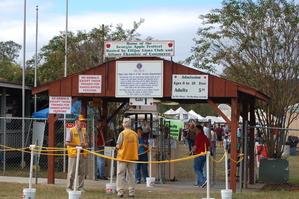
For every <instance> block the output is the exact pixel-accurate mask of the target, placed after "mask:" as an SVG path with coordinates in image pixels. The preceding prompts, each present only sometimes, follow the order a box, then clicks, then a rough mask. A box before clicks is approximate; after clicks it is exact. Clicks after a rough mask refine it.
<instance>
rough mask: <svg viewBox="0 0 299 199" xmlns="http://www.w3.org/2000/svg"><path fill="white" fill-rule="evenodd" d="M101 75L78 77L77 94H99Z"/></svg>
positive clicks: (100, 90)
mask: <svg viewBox="0 0 299 199" xmlns="http://www.w3.org/2000/svg"><path fill="white" fill-rule="evenodd" d="M101 85H102V76H101V75H79V91H78V92H79V93H101V92H102V89H101V88H102V87H101Z"/></svg>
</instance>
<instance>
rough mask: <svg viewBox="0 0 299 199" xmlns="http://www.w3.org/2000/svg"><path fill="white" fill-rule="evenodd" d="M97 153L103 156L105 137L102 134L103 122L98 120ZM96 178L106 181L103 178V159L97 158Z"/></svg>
mask: <svg viewBox="0 0 299 199" xmlns="http://www.w3.org/2000/svg"><path fill="white" fill-rule="evenodd" d="M97 132H98V134H97V151H98V153H99V154H102V155H104V149H105V137H104V132H103V120H101V119H99V120H98V124H97ZM97 171H98V172H97V178H98V179H101V180H108V178H107V177H106V176H105V159H104V158H103V157H101V156H97Z"/></svg>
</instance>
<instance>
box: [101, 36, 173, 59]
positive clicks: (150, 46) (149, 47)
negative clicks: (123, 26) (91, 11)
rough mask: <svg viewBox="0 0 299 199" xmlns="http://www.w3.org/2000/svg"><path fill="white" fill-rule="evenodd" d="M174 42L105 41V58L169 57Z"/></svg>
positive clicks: (171, 53) (171, 54)
mask: <svg viewBox="0 0 299 199" xmlns="http://www.w3.org/2000/svg"><path fill="white" fill-rule="evenodd" d="M174 44H175V43H174V40H166V41H157V40H152V41H105V52H104V56H105V57H171V56H174Z"/></svg>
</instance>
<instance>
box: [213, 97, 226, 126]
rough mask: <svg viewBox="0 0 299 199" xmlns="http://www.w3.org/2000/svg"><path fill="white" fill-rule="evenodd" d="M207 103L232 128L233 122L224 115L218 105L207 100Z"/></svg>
mask: <svg viewBox="0 0 299 199" xmlns="http://www.w3.org/2000/svg"><path fill="white" fill-rule="evenodd" d="M207 102H208V103H209V104H210V105H211V106H212V108H213V109H214V110H215V111H216V112H217V113H218V114H219V115H220V116H221V117H222V118H223V119H224V120H225V121H226V123H227V124H228V125H229V126H231V121H230V120H229V119H228V118H227V117H226V115H224V113H223V112H222V111H221V110H220V109H219V108H218V107H217V106H216V104H215V103H214V102H213V101H212V100H211V99H207Z"/></svg>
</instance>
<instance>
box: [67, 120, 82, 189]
mask: <svg viewBox="0 0 299 199" xmlns="http://www.w3.org/2000/svg"><path fill="white" fill-rule="evenodd" d="M85 122H86V119H85V118H83V116H82V115H78V116H77V117H76V121H75V126H74V127H72V128H71V129H70V130H68V132H67V134H66V139H65V144H66V146H67V151H68V174H67V187H66V191H67V192H69V191H72V190H74V188H75V187H74V186H76V185H74V179H75V172H76V161H77V148H76V147H82V148H87V146H88V135H87V132H86V129H84V128H83V125H84V124H85ZM86 155H87V153H86V152H84V151H81V154H80V158H79V168H78V177H79V184H78V189H77V190H78V191H82V192H83V191H84V190H83V188H84V179H85V164H84V162H85V159H86Z"/></svg>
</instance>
